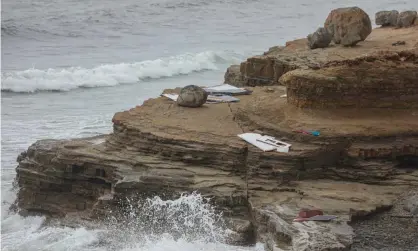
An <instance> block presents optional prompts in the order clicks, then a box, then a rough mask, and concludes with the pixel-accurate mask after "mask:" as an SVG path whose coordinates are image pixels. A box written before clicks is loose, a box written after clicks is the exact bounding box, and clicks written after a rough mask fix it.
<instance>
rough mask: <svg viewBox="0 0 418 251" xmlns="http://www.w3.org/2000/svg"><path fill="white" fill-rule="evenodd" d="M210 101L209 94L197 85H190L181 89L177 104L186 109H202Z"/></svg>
mask: <svg viewBox="0 0 418 251" xmlns="http://www.w3.org/2000/svg"><path fill="white" fill-rule="evenodd" d="M207 99H208V93H207V92H206V91H205V90H204V89H203V88H201V87H199V86H196V85H188V86H185V87H183V89H181V91H180V94H179V96H178V98H177V104H178V105H179V106H184V107H200V106H202V105H203V104H204V103H206V100H207Z"/></svg>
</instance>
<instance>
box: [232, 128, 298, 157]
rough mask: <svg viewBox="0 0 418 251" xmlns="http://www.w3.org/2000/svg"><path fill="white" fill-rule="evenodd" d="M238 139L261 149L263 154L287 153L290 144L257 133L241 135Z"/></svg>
mask: <svg viewBox="0 0 418 251" xmlns="http://www.w3.org/2000/svg"><path fill="white" fill-rule="evenodd" d="M238 137H240V138H241V139H243V140H245V141H247V142H248V143H250V144H252V145H254V146H255V147H257V148H259V149H261V150H262V151H264V152H269V151H274V150H276V151H277V152H283V153H287V152H289V150H290V147H291V144H288V143H286V142H283V141H280V140H277V139H276V138H274V137H271V136H267V135H261V134H258V133H243V134H239V135H238Z"/></svg>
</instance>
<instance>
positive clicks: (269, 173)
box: [17, 86, 418, 250]
mask: <svg viewBox="0 0 418 251" xmlns="http://www.w3.org/2000/svg"><path fill="white" fill-rule="evenodd" d="M169 91H170V92H171V91H179V89H176V90H169ZM284 93H285V88H284V87H282V86H274V87H255V88H253V93H252V95H248V96H240V99H241V100H240V102H239V103H233V104H211V105H204V106H203V107H200V108H193V109H191V108H186V107H180V106H177V105H176V104H175V103H174V102H173V101H171V100H168V99H166V98H164V97H159V98H156V99H150V100H147V101H145V102H144V104H143V105H142V106H138V107H135V108H133V109H131V110H129V111H124V112H119V113H116V114H115V116H114V118H113V124H114V127H113V129H114V130H113V133H112V134H110V135H104V136H99V137H93V138H85V139H75V140H41V141H38V142H36V143H35V144H33V145H32V146H31V147H30V148H29V149H28V151H27V152H25V153H22V154H21V155H20V156H19V158H18V162H19V166H18V167H17V183H18V185H19V187H20V190H19V193H18V198H17V205H18V206H19V207H20V208H21V209H22V210H24V211H27V212H42V213H46V214H51V215H59V216H65V215H81V216H83V217H92V218H97V217H99V218H100V217H103V216H105V215H107V214H109V212H110V211H117V210H119V209H120V207H121V206H120V205H121V204H120V201H123V200H124V198H127V197H128V198H129V197H132V196H136V197H138V196H139V197H142V198H143V197H147V196H151V195H156V194H157V195H160V196H162V197H163V198H176V197H178V196H179V195H180V193H182V192H192V191H198V192H200V193H202V194H203V195H205V196H209V197H212V198H213V203H215V204H216V205H217V206H218V208H219V209H220V210H222V211H223V212H224V214H225V216H226V217H227V218H228V219H231V220H232V222H236V224H235V225H234V224H233V225H234V226H235V231H236V233H237V235H238V238H235V239H234V241H235V242H238V243H245V242H248V241H253V240H257V241H261V242H264V243H265V247H266V249H267V250H330V249H332V250H345V249H348V248H349V247H350V245H351V243H352V242H353V237H354V233H353V230H352V228H351V227H350V226H349V225H348V224H347V222H349V221H350V220H359V219H361V218H362V217H365V216H367V215H368V214H371V213H373V212H375V211H379V210H382V209H384V208H389V207H390V206H391V204H392V202H393V201H394V200H395V199H396V197H397V196H398V195H399V194H401V193H403V192H404V191H406V190H408V189H409V188H410V187H413V186H418V169H417V166H418V163H417V161H418V113H417V109H415V108H414V109H412V108H411V109H403V110H393V109H392V110H391V109H385V110H380V109H372V108H370V109H365V110H363V111H361V112H359V111H358V110H357V109H350V108H344V109H342V108H341V109H334V110H332V109H328V110H302V109H299V108H297V107H295V106H293V105H291V104H290V105H289V104H287V100H286V98H280V96H281V95H283V94H284ZM295 129H307V130H308V129H315V130H320V131H321V136H320V137H314V136H309V135H304V134H298V133H294V132H293V130H295ZM254 130H261V131H263V132H264V133H266V134H269V135H272V136H275V137H277V138H280V139H282V140H284V141H286V142H289V143H291V144H292V148H291V151H290V152H289V153H278V152H262V151H260V150H259V149H258V148H255V147H253V146H251V145H248V144H246V143H245V142H243V141H242V140H241V139H239V138H238V137H237V134H240V133H243V132H250V131H254ZM309 207H316V208H321V209H322V210H323V211H324V213H327V214H335V215H337V216H339V218H338V220H337V221H334V222H330V223H320V222H304V223H303V222H302V223H295V222H292V220H293V218H294V217H295V216H296V215H297V213H298V211H299V210H300V209H301V208H309ZM245 222H249V223H248V224H246V223H245Z"/></svg>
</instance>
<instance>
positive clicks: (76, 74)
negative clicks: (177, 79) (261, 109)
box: [1, 51, 237, 92]
mask: <svg viewBox="0 0 418 251" xmlns="http://www.w3.org/2000/svg"><path fill="white" fill-rule="evenodd" d="M236 60H237V58H235V57H233V56H228V55H227V54H225V53H215V52H212V51H206V52H201V53H197V54H192V53H187V54H182V55H177V56H172V57H167V58H161V59H156V60H147V61H141V62H136V63H120V64H106V65H101V66H98V67H95V68H91V69H86V68H82V67H70V68H64V69H48V70H39V69H35V68H31V69H28V70H24V71H17V72H6V73H2V75H1V82H2V83H1V84H2V85H1V90H2V91H8V92H37V91H69V90H73V89H76V88H82V87H84V88H92V87H103V86H115V85H120V84H131V83H136V82H139V81H142V80H145V79H158V78H163V77H172V76H177V75H184V74H190V73H193V72H199V71H206V70H217V69H218V64H223V63H227V62H234V61H236Z"/></svg>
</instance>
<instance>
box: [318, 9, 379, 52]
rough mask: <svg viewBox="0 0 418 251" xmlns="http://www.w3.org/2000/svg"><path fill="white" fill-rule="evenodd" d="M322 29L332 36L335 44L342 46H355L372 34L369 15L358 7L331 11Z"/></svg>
mask: <svg viewBox="0 0 418 251" xmlns="http://www.w3.org/2000/svg"><path fill="white" fill-rule="evenodd" d="M324 27H325V28H326V29H327V30H328V31H329V32H330V33H331V34H332V36H333V38H332V39H333V41H334V42H335V43H336V44H342V45H344V46H353V45H356V44H357V43H358V42H360V41H364V40H365V39H366V38H367V36H368V35H369V34H370V33H371V32H372V23H371V21H370V18H369V15H367V13H366V12H364V10H362V9H360V8H359V7H348V8H338V9H335V10H332V11H331V13H330V14H329V15H328V17H327V19H326V20H325V24H324Z"/></svg>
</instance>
